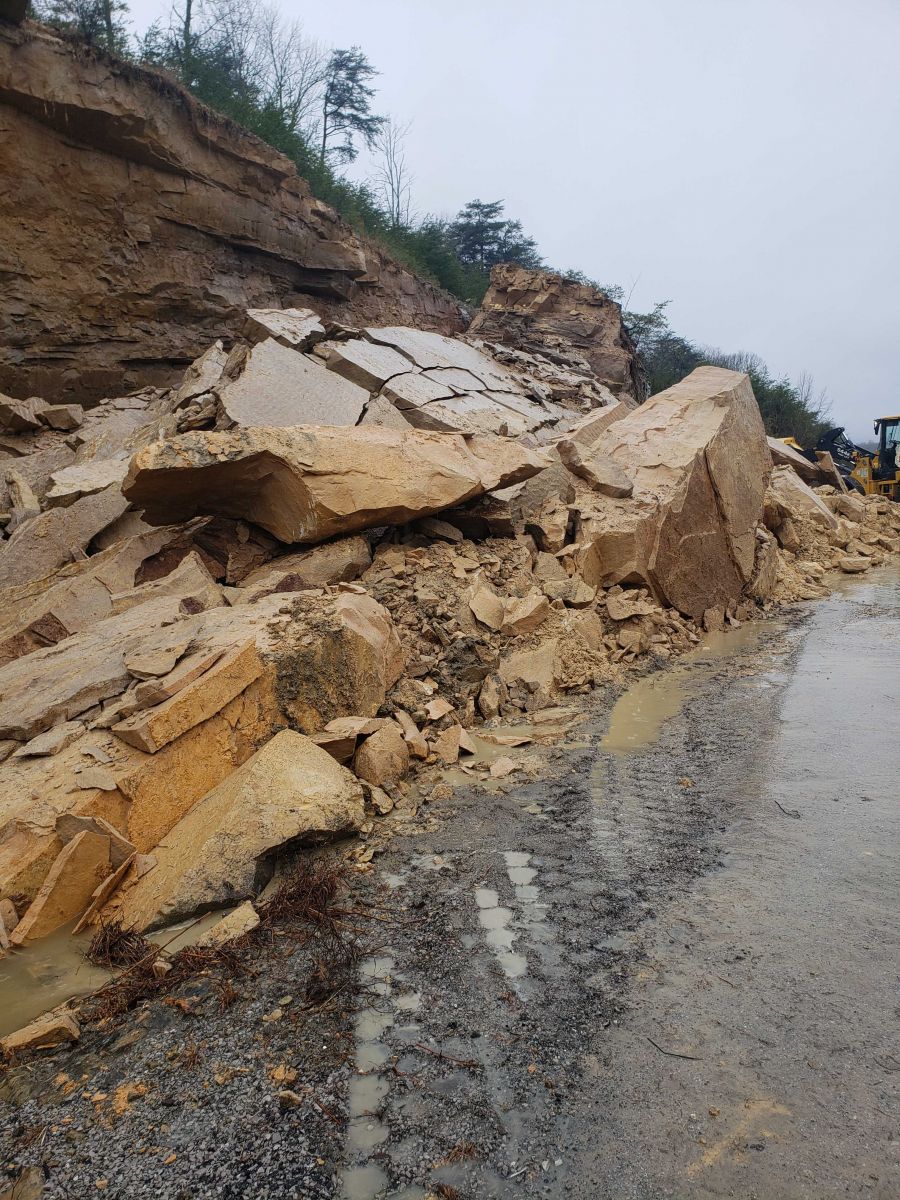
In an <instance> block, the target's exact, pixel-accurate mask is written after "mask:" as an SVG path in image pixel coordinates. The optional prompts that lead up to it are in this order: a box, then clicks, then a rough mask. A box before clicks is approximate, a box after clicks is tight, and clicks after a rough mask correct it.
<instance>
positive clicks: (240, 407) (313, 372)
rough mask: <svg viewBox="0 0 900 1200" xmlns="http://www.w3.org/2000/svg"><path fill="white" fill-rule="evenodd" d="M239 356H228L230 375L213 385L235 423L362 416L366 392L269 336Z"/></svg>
mask: <svg viewBox="0 0 900 1200" xmlns="http://www.w3.org/2000/svg"><path fill="white" fill-rule="evenodd" d="M240 354H241V357H239V358H237V359H235V353H233V354H232V356H231V358H230V359H229V364H228V369H227V372H226V374H229V373H230V377H229V378H228V379H227V381H226V382H223V383H221V384H219V385H217V387H216V394H217V395H218V397H219V403H220V405H221V407H222V412H223V414H224V415H225V416H226V417H227V418H228V420H229V421H233V422H234V423H235V424H236V425H239V426H242V427H244V428H249V427H253V426H266V427H267V428H268V427H275V428H285V427H287V426H292V425H355V424H356V423H357V421H358V420H359V418H360V417H361V416H362V412H363V409H364V407H365V405H366V402H367V400H368V399H369V393H368V391H367V390H366V389H365V388H361V387H359V386H358V385H357V384H355V383H351V382H350V380H348V379H344V378H342V377H341V376H340V375H338V374H336V373H335V372H334V371H328V370H326V368H325V367H324V366H322V364H321V363H320V362H317V361H316V360H315V359H313V358H308V357H307V356H306V355H304V354H300V353H299V352H298V351H296V350H291V349H290V348H289V347H287V346H283V345H282V344H281V343H280V342H276V341H275V340H274V338H269V339H268V340H267V341H265V342H260V343H259V345H258V346H254V347H253V348H252V349H251V350H249V351H247V350H244V351H241V352H240Z"/></svg>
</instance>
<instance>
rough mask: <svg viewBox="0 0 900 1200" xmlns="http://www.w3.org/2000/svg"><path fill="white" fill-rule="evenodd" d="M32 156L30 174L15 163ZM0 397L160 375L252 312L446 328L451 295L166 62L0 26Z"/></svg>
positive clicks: (106, 390) (117, 389) (451, 318)
mask: <svg viewBox="0 0 900 1200" xmlns="http://www.w3.org/2000/svg"><path fill="white" fill-rule="evenodd" d="M25 163H27V164H28V170H27V171H25V170H23V169H22V167H23V164H25ZM0 228H2V229H3V238H2V240H0V279H2V282H3V286H2V289H0V392H7V393H9V394H10V395H12V396H15V397H17V398H22V399H24V398H25V397H27V396H31V395H40V396H42V397H44V398H45V399H52V400H69V399H75V400H87V401H91V400H94V399H97V398H100V397H101V396H104V395H116V394H121V393H122V392H124V391H127V390H129V389H131V388H136V387H140V386H143V385H146V384H149V383H168V382H170V381H171V379H172V377H173V372H176V371H180V370H183V369H184V366H185V365H186V364H187V363H188V362H190V361H192V360H193V359H194V358H196V356H197V355H198V353H200V351H202V350H204V349H205V348H206V347H207V346H208V345H209V344H210V342H211V341H212V340H213V339H215V338H218V337H221V338H223V339H224V340H225V341H226V344H227V343H229V342H230V340H231V338H232V336H233V331H234V330H235V328H239V327H240V323H241V321H242V319H243V313H244V311H245V309H246V308H247V307H256V306H268V305H273V306H275V307H279V308H280V307H285V306H288V305H289V304H291V303H293V302H294V301H296V300H297V299H298V297H304V298H306V299H307V300H308V298H309V297H310V296H315V297H317V299H316V307H317V309H318V310H319V311H320V312H321V313H322V314H323V315H326V316H331V317H334V318H337V319H339V320H343V321H350V322H356V323H368V322H371V321H373V320H375V319H377V320H378V322H379V323H386V322H388V321H396V322H397V323H403V324H406V325H416V326H419V327H421V328H427V329H435V330H440V331H442V332H446V333H451V332H454V331H456V330H459V329H460V328H461V327H462V322H461V319H460V315H459V309H458V305H457V304H456V302H455V301H454V300H453V299H452V298H451V297H449V296H447V295H446V294H444V293H442V292H441V291H439V290H438V289H437V288H434V287H432V286H431V285H430V284H428V283H426V282H424V281H423V280H421V279H419V278H417V277H416V276H415V275H413V274H412V273H411V272H410V271H408V270H406V268H404V267H402V266H401V265H400V264H398V263H396V262H394V261H392V260H391V259H390V258H388V256H387V255H385V254H384V253H383V252H381V251H380V250H378V249H377V248H375V247H373V246H371V245H370V244H368V243H366V242H364V241H362V240H360V239H359V238H357V237H356V236H355V235H354V234H353V232H352V230H351V229H350V228H349V227H348V226H347V225H346V224H345V223H344V222H343V221H342V220H341V219H340V218H339V217H338V216H337V214H336V213H335V212H334V211H333V210H332V209H330V208H329V207H328V206H327V205H325V204H323V203H322V202H320V201H318V200H316V199H315V198H314V197H313V196H312V195H311V193H310V190H309V187H308V185H307V184H306V183H305V182H304V180H302V179H301V178H300V177H299V176H298V175H297V172H296V170H295V168H294V166H293V164H292V163H291V162H290V161H289V160H288V159H287V158H285V157H284V156H283V155H281V154H279V153H278V152H277V151H275V150H273V149H272V148H271V147H269V146H267V145H265V144H264V143H263V142H261V141H260V140H259V139H258V138H255V137H253V136H252V135H251V134H248V133H247V132H246V131H244V130H241V129H240V128H238V127H237V126H235V125H233V124H232V123H231V122H229V121H227V120H226V119H225V118H222V117H220V116H218V115H216V114H214V113H211V112H210V111H209V110H208V109H205V108H203V107H202V106H201V105H199V104H197V103H196V102H195V101H194V100H192V99H191V98H190V97H189V96H188V95H187V94H186V93H185V92H184V91H183V90H182V89H181V88H180V87H178V86H177V85H175V84H174V83H173V82H171V81H170V80H168V79H167V78H164V77H163V76H161V75H157V74H155V73H152V72H149V71H144V70H142V69H139V68H136V67H133V66H131V65H129V64H125V63H121V62H118V61H116V60H115V59H112V58H110V57H108V56H107V55H105V54H103V53H101V52H99V51H95V50H92V49H90V48H88V47H85V46H82V45H76V44H74V43H72V42H69V41H66V40H64V39H61V38H59V37H57V36H54V35H53V34H51V33H50V32H48V31H47V30H44V29H42V28H40V27H38V26H35V25H31V24H30V23H25V24H24V25H21V26H18V27H16V26H13V25H7V24H3V23H2V22H0Z"/></svg>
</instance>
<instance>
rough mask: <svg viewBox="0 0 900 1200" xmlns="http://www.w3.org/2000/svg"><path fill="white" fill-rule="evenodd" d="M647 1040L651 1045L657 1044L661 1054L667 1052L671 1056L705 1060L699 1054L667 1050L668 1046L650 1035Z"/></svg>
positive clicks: (697, 1060) (696, 1060)
mask: <svg viewBox="0 0 900 1200" xmlns="http://www.w3.org/2000/svg"><path fill="white" fill-rule="evenodd" d="M647 1041H648V1042H649V1043H650V1045H651V1046H655V1047H656V1049H657V1050H658V1051H659V1052H660V1054H666V1055H668V1057H669V1058H688V1059H690V1060H691V1062H703V1059H702V1058H701V1057H700V1055H699V1054H681V1053H680V1052H679V1051H678V1050H666V1048H665V1047H664V1046H661V1045H660V1044H659V1042H654V1040H653V1038H652V1037H650V1036H649V1035H648V1036H647Z"/></svg>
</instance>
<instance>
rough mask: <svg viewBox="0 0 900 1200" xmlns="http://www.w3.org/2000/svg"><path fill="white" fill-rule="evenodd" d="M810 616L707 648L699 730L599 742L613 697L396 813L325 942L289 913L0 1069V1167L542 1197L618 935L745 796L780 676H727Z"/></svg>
mask: <svg viewBox="0 0 900 1200" xmlns="http://www.w3.org/2000/svg"><path fill="white" fill-rule="evenodd" d="M805 620H806V618H805V616H804V615H802V614H797V615H795V616H793V617H792V618H790V619H788V620H782V621H779V622H775V623H772V624H770V625H765V626H762V627H761V628H760V630H759V631H758V633H757V635H756V636H755V637H754V639H753V640H752V641H750V642H748V643H747V645H746V647H745V649H744V650H743V651H741V650H738V651H737V652H736V653H735V654H734V655H732V656H728V657H722V658H719V657H716V656H712V657H708V658H707V659H705V660H704V659H702V658H701V661H700V663H699V664H698V667H699V669H700V670H702V672H703V680H704V685H705V688H706V692H705V694H704V699H703V701H702V703H703V711H702V721H703V724H702V727H701V728H702V732H701V730H700V729H699V728H697V727H696V726H695V725H694V714H693V713H692V712H691V711H690V710H689V712H688V722H687V729H686V730H685V729H683V728H679V729H678V730H677V731H675V732H670V731H668V727H667V728H666V730H665V731H664V732H663V733H662V736H661V740H660V743H659V746H658V748H657V750H656V752H655V753H654V754H653V755H652V756H651V757H650V758H649V759H647V758H642V759H641V761H640V769H635V768H634V767H633V766H631V765H630V760H629V759H628V757H622V756H619V755H617V754H614V753H610V752H606V751H604V750H603V749H602V745H601V744H600V739H601V737H602V734H603V733H604V731H605V729H606V726H607V723H608V712H609V707H610V705H611V703H612V701H613V699H614V695H612V694H611V695H610V697H609V700H608V702H607V703H606V704H605V705H604V706H603V708H601V710H600V711H599V712H598V711H597V710H596V708H595V710H594V713H593V714H592V715H591V719H590V722H589V724H588V725H587V726H586V727H585V726H582V727H580V728H579V730H578V731H576V732H572V733H570V734H569V740H568V742H566V743H565V744H563V745H560V746H557V747H556V748H551V749H547V750H544V751H542V759H543V766H544V770H545V773H546V774H545V777H544V778H543V779H541V780H540V781H535V782H532V783H526V784H518V785H515V786H512V785H510V783H509V781H508V780H502V781H498V782H496V783H495V784H494V790H493V792H492V793H491V794H490V796H489V797H488V796H486V795H485V792H484V790H483V789H482V788H477V787H460V788H458V789H457V790H456V791H455V792H454V793H453V795H452V797H450V798H448V799H446V800H444V801H442V802H438V803H435V804H430V805H425V806H424V807H423V809H422V810H421V811H420V813H419V815H418V817H417V818H416V821H415V822H414V823H412V822H406V823H398V826H397V830H396V833H395V836H394V837H393V838H392V839H391V840H390V842H388V843H387V844H386V845H385V847H384V850H383V852H382V853H380V854H378V855H377V857H376V858H375V860H374V864H375V865H374V867H373V868H370V869H369V870H368V871H365V872H362V873H360V872H357V873H356V877H355V879H353V880H352V881H347V882H342V883H341V884H340V885H339V888H338V890H337V892H336V893H335V895H334V897H333V902H332V903H333V907H332V911H331V915H332V916H333V917H334V920H335V921H336V922H337V923H338V925H339V926H340V927H341V928H340V930H339V932H338V936H339V939H340V941H341V943H342V946H343V950H342V951H336V950H335V951H334V952H329V953H325V954H323V953H322V943H323V941H324V942H326V943H327V942H328V934H327V933H326V931H325V929H324V928H323V925H322V924H321V921H320V919H319V918H318V917H310V916H309V913H308V911H307V910H306V909H305V908H304V909H301V911H302V913H303V914H304V918H305V919H304V920H298V918H297V914H296V911H295V912H293V913H290V912H287V911H284V909H283V910H282V915H281V916H280V917H279V923H278V924H273V923H272V922H270V921H268V920H267V921H265V922H264V929H265V931H266V934H265V937H264V938H261V936H260V935H259V934H257V935H256V937H255V939H254V940H251V941H249V942H247V943H246V944H244V945H243V946H242V947H240V948H239V949H238V950H236V951H235V962H233V963H225V964H221V963H215V962H210V963H209V965H208V966H207V968H206V969H205V971H202V972H201V973H200V974H199V975H198V976H197V977H194V978H190V979H186V980H183V981H182V982H181V983H179V984H177V985H176V986H173V987H171V989H167V991H166V992H165V994H162V995H160V996H157V997H155V998H149V999H143V1000H135V1001H134V1003H135V1007H134V1008H133V1009H132V1010H131V1011H130V1012H128V1013H122V1014H119V1015H118V1016H115V1017H106V1018H105V1019H104V1020H101V1021H100V1024H99V1025H98V1026H95V1027H94V1028H92V1029H91V1030H90V1032H89V1033H86V1034H85V1036H84V1037H83V1039H82V1041H81V1043H80V1044H79V1045H77V1046H75V1047H72V1048H71V1049H66V1050H61V1051H56V1052H55V1053H54V1054H53V1055H52V1056H51V1057H49V1058H43V1059H36V1060H32V1061H31V1063H30V1064H29V1068H28V1069H27V1070H26V1069H24V1068H19V1069H18V1070H14V1071H12V1072H10V1073H9V1074H8V1075H7V1077H6V1079H5V1081H4V1084H3V1087H4V1092H5V1099H6V1100H7V1101H8V1102H9V1103H10V1107H9V1108H8V1110H7V1120H6V1122H5V1130H4V1138H5V1143H6V1146H7V1150H6V1156H7V1162H8V1164H9V1166H15V1167H17V1168H18V1167H23V1166H25V1165H28V1164H41V1170H42V1172H43V1174H44V1185H45V1188H46V1190H45V1193H44V1194H45V1195H48V1196H66V1195H92V1194H93V1193H94V1192H95V1191H97V1190H100V1191H107V1192H108V1193H109V1194H110V1195H114V1196H126V1195H127V1196H131V1195H151V1194H156V1195H160V1196H167V1197H168V1196H171V1197H176V1196H179V1197H181V1196H183V1197H188V1196H196V1197H201V1196H213V1195H221V1196H225V1197H228V1196H239V1195H246V1194H248V1191H251V1192H252V1194H253V1195H259V1196H270V1197H279V1198H280V1197H307V1196H309V1197H314V1196H329V1195H335V1196H338V1195H349V1196H370V1195H372V1196H374V1195H378V1194H380V1193H381V1192H382V1190H384V1189H388V1190H389V1191H390V1192H391V1194H396V1193H399V1194H401V1195H410V1196H413V1195H418V1196H422V1195H426V1194H430V1195H434V1196H449V1195H456V1194H459V1195H471V1196H487V1195H497V1196H506V1195H509V1196H513V1195H558V1194H560V1190H561V1189H563V1188H565V1187H568V1186H569V1182H568V1181H570V1177H571V1173H572V1171H573V1170H574V1169H575V1166H576V1164H574V1163H573V1159H572V1155H571V1153H570V1147H571V1144H573V1143H574V1141H575V1140H576V1134H577V1136H578V1137H583V1136H584V1131H585V1122H589V1121H591V1120H596V1119H599V1118H600V1117H601V1116H603V1119H606V1116H608V1114H606V1115H604V1114H603V1113H602V1112H601V1111H600V1110H601V1109H602V1108H603V1083H602V1062H601V1061H599V1060H598V1059H597V1058H596V1056H595V1054H594V1053H593V1050H594V1049H595V1048H596V1047H597V1044H598V1037H599V1044H600V1047H601V1050H600V1056H601V1059H602V1040H603V1033H602V1031H603V1030H604V1029H606V1030H612V1029H614V1028H616V1027H617V1025H618V1023H619V1022H620V1020H623V1019H624V1018H625V1016H626V1014H627V1012H628V1008H629V995H628V987H627V982H628V975H629V972H630V971H632V970H634V969H635V967H636V966H637V965H639V954H640V952H639V950H637V951H636V950H635V945H636V942H635V941H634V940H633V935H634V933H635V931H636V930H638V929H640V927H641V926H642V924H643V923H644V922H645V921H646V920H647V919H648V918H652V917H653V916H654V914H655V912H656V910H657V907H658V906H659V905H660V904H663V903H664V902H666V901H667V900H668V899H671V898H672V896H673V895H675V894H679V893H681V892H683V891H684V890H685V889H686V888H687V887H688V886H689V885H690V883H691V881H692V880H693V879H694V878H695V877H696V876H698V875H699V874H701V873H703V872H704V871H706V870H708V869H710V868H711V867H712V866H714V865H715V864H716V863H717V861H718V859H719V855H720V833H721V831H722V830H723V829H724V828H725V826H726V825H727V824H728V823H729V822H730V821H731V820H732V819H733V817H734V815H735V810H736V809H737V808H740V806H746V805H747V803H748V797H750V798H752V795H753V788H752V781H753V776H754V770H755V767H754V756H753V753H752V749H751V748H750V747H749V746H748V744H747V739H746V737H745V735H744V732H743V730H744V729H745V728H746V725H747V722H752V723H755V724H758V725H759V727H760V728H764V727H765V726H766V724H767V723H768V722H771V720H772V709H773V706H774V696H773V692H772V691H759V692H758V693H757V698H756V699H755V700H753V701H750V702H748V695H747V692H746V690H745V689H743V688H741V687H736V686H735V684H736V683H737V684H740V683H742V682H745V681H746V680H747V678H749V677H753V676H757V675H759V674H760V673H761V672H764V671H766V670H771V668H772V665H773V663H774V662H776V661H779V662H782V663H783V662H784V661H786V659H787V658H788V657H789V656H790V654H791V653H793V652H794V648H795V644H796V639H797V635H798V632H799V631H800V630H801V629H802V625H803V622H804V621H805ZM710 695H714V696H715V697H716V701H715V704H714V705H711V704H710V702H709V699H708V697H709V696H710ZM695 703H696V704H697V705H698V713H697V716H699V715H700V713H699V705H700V699H699V698H698V699H697V700H696V701H695ZM604 710H605V712H604ZM692 728H694V729H696V732H695V733H691V732H690V730H691V729H692ZM723 750H726V751H727V756H726V757H725V758H724V759H723ZM723 762H724V763H726V764H727V766H725V767H723ZM737 778H741V780H742V788H741V790H740V792H738V791H736V790H734V789H733V783H734V780H735V779H737ZM323 861H324V862H326V863H337V862H339V861H340V860H339V857H338V856H334V855H332V856H331V857H329V856H328V855H327V854H326V855H325V856H324V859H323ZM304 882H305V883H306V885H307V888H308V887H309V880H308V879H307V880H305V881H304ZM291 886H293V887H296V886H297V880H296V879H295V878H293V877H289V879H288V881H287V887H286V889H283V890H288V891H289V890H290V887H291ZM298 942H300V943H302V944H299V945H298V944H297V943H298ZM331 949H332V950H333V948H331ZM636 953H637V954H638V959H637V960H635V957H634V956H635V954H636ZM323 961H327V963H328V964H329V965H328V967H327V968H323ZM237 964H239V965H237ZM346 970H349V971H350V972H351V976H352V978H351V979H350V981H349V982H348V979H347V976H346V974H345V971H346ZM329 972H330V974H329ZM114 996H115V992H114V991H113V992H112V994H111V997H110V998H109V999H107V1000H106V1001H105V1003H106V1004H107V1005H108V1006H110V1005H112V1004H113V1000H114ZM101 999H102V993H101ZM587 1047H591V1048H592V1053H591V1054H590V1055H588V1056H587V1059H586V1058H585V1050H586V1048H587ZM598 1076H599V1078H598ZM591 1097H593V1098H594V1099H595V1102H596V1105H597V1109H596V1111H592V1110H591V1108H590V1098H591ZM586 1107H587V1110H588V1111H585V1108H586ZM576 1120H577V1121H578V1122H581V1124H580V1125H578V1127H577V1128H576V1127H575V1125H572V1126H571V1128H570V1122H574V1121H576ZM587 1185H589V1180H585V1179H581V1180H579V1181H578V1186H579V1187H580V1188H581V1189H582V1190H581V1191H578V1192H573V1194H584V1195H588V1194H590V1191H589V1188H588V1186H587ZM572 1186H575V1184H574V1183H572ZM404 1188H409V1189H410V1190H409V1191H408V1192H406V1191H404V1190H403V1189H404ZM453 1189H456V1190H455V1191H454V1190H453ZM648 1194H649V1193H648Z"/></svg>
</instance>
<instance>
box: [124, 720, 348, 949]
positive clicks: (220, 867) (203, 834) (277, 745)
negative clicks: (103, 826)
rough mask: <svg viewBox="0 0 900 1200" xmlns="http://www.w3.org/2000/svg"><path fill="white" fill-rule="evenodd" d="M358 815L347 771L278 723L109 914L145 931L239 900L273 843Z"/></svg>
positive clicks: (257, 880)
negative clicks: (275, 731) (115, 911)
mask: <svg viewBox="0 0 900 1200" xmlns="http://www.w3.org/2000/svg"><path fill="white" fill-rule="evenodd" d="M363 817H364V808H363V793H362V787H361V786H360V784H359V783H358V781H357V780H356V779H355V778H354V776H353V775H352V774H351V773H350V772H349V771H348V770H347V769H346V768H345V767H342V766H340V764H339V763H337V762H335V760H334V759H333V758H332V757H331V755H330V754H328V753H327V751H325V750H322V749H321V748H320V747H319V746H317V745H316V744H315V742H313V741H311V740H310V739H309V738H307V737H304V736H303V735H302V734H299V733H294V732H292V731H291V730H284V731H283V732H281V733H279V734H276V735H275V737H273V738H272V740H271V741H269V742H267V743H266V745H265V746H263V748H262V749H261V750H259V751H257V753H256V754H254V755H253V757H252V758H250V759H248V761H247V762H246V763H244V765H243V766H242V767H239V768H238V770H236V771H235V772H233V774H231V775H230V776H229V777H228V778H227V779H225V780H224V781H223V782H222V783H221V784H219V786H218V787H217V788H214V789H213V791H211V792H210V793H209V794H208V795H207V796H204V797H203V799H202V800H201V801H200V802H199V803H198V804H195V805H194V807H193V808H192V809H191V810H190V812H188V813H187V814H186V816H185V817H184V818H183V819H182V820H181V821H179V823H178V824H177V825H176V826H175V827H174V828H172V829H170V830H169V833H168V834H167V835H166V839H165V843H164V844H163V845H161V846H159V847H157V849H156V851H155V857H156V860H157V862H156V866H155V867H154V868H153V869H152V870H151V871H150V872H149V873H148V874H147V875H145V876H144V877H143V878H142V879H140V880H139V881H138V882H137V884H136V885H135V886H134V887H133V888H132V889H131V890H130V891H128V892H127V893H126V894H125V896H124V898H123V903H122V906H121V908H120V909H119V912H118V914H117V915H118V916H119V919H120V920H122V921H124V923H125V924H126V925H134V926H135V927H136V928H138V929H147V928H153V927H155V926H158V925H162V924H166V923H167V922H171V921H176V920H178V919H180V918H183V917H189V916H191V915H192V914H194V913H197V912H204V911H206V910H208V909H211V908H220V907H223V906H224V905H226V904H233V903H236V902H238V901H241V900H246V899H248V898H250V897H251V896H254V895H256V894H257V893H258V891H259V890H260V889H261V887H262V886H263V885H264V884H265V883H266V882H267V880H268V878H269V876H270V875H271V870H272V864H271V855H272V853H273V852H274V851H275V850H277V849H279V848H280V847H282V846H284V845H285V844H286V843H291V844H294V845H296V844H297V843H298V842H299V841H301V840H308V841H319V840H321V839H322V838H323V837H326V836H335V835H338V834H346V833H351V832H353V831H355V830H357V829H358V828H359V827H360V825H361V824H362V822H363Z"/></svg>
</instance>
